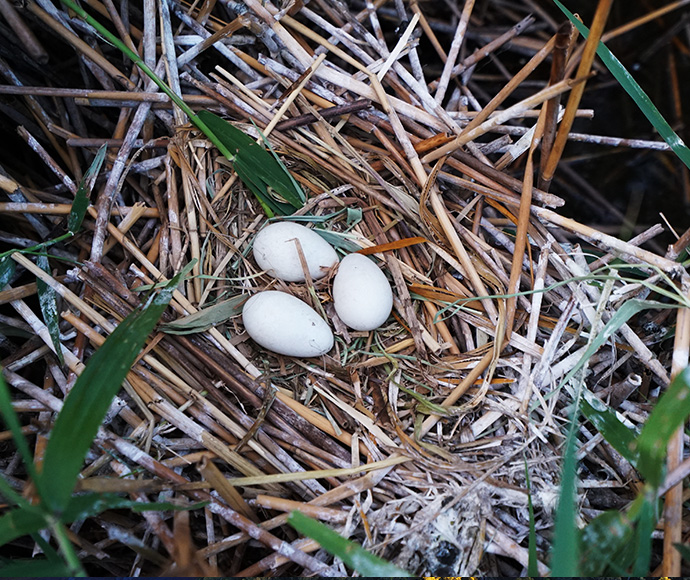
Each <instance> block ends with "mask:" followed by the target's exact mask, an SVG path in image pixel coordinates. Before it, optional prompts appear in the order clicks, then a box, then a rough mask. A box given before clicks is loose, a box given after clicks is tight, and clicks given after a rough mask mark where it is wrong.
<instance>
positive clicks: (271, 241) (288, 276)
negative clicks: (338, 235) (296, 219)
mask: <svg viewBox="0 0 690 580" xmlns="http://www.w3.org/2000/svg"><path fill="white" fill-rule="evenodd" d="M295 240H299V243H300V246H301V247H302V253H303V254H304V257H305V259H306V262H307V267H308V269H309V274H311V277H312V279H314V280H318V279H319V278H323V277H324V276H325V275H326V273H327V272H328V269H329V268H332V267H333V266H334V265H335V264H337V263H338V256H337V254H336V253H335V250H334V249H333V247H332V246H331V245H330V244H329V243H328V242H327V241H326V240H324V239H323V238H322V237H321V236H320V235H319V234H317V233H316V232H314V231H312V230H310V229H309V228H305V227H304V226H301V225H299V224H295V223H292V222H276V223H273V224H270V225H268V226H266V227H265V228H264V229H262V230H261V231H260V232H259V233H258V234H257V235H256V237H255V238H254V259H255V260H256V263H257V264H258V265H259V268H261V269H262V270H266V272H267V273H268V274H270V275H271V276H273V277H275V278H279V279H281V280H285V281H286V282H304V270H303V269H302V263H301V262H300V259H299V254H298V253H297V246H296V244H295Z"/></svg>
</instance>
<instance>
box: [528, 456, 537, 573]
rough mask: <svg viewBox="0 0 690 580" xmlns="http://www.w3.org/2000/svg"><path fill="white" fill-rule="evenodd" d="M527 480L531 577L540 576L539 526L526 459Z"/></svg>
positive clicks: (529, 569)
mask: <svg viewBox="0 0 690 580" xmlns="http://www.w3.org/2000/svg"><path fill="white" fill-rule="evenodd" d="M525 482H526V484H527V510H528V512H529V543H528V546H527V575H528V576H529V577H530V578H533V577H535V576H539V565H538V562H537V528H536V526H535V523H534V506H533V505H532V486H531V485H530V481H529V468H528V467H527V459H525Z"/></svg>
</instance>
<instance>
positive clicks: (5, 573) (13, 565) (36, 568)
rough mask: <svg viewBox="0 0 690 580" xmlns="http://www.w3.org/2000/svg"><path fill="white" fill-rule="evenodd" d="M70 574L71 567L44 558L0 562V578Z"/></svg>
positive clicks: (65, 575)
mask: <svg viewBox="0 0 690 580" xmlns="http://www.w3.org/2000/svg"><path fill="white" fill-rule="evenodd" d="M71 575H72V569H71V568H70V567H69V566H67V564H65V563H64V562H53V561H51V560H48V559H46V558H34V559H31V560H5V561H4V562H0V577H1V578H32V577H33V578H49V577H52V578H55V577H57V578H67V577H68V576H71Z"/></svg>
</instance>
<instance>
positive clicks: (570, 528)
mask: <svg viewBox="0 0 690 580" xmlns="http://www.w3.org/2000/svg"><path fill="white" fill-rule="evenodd" d="M577 415H578V414H577V413H575V414H574V416H573V418H572V423H571V425H570V429H569V430H568V436H567V437H566V440H565V454H564V459H563V471H562V477H561V491H560V495H559V498H558V508H557V509H556V522H555V527H554V539H553V548H552V550H551V575H552V576H553V577H557V576H580V570H579V562H578V560H579V551H580V550H579V548H580V537H579V536H580V534H579V531H578V528H577V522H576V516H577V510H576V508H577V504H576V497H575V487H576V481H577V473H576V469H575V468H576V458H575V441H576V436H575V433H576V425H577Z"/></svg>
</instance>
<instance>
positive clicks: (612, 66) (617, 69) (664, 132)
mask: <svg viewBox="0 0 690 580" xmlns="http://www.w3.org/2000/svg"><path fill="white" fill-rule="evenodd" d="M553 1H554V3H555V4H556V6H558V8H560V10H561V12H563V14H565V15H566V16H567V17H568V20H570V22H572V23H573V25H574V26H575V27H576V28H577V30H578V31H579V32H580V34H582V36H584V37H585V38H587V35H588V34H589V29H588V28H587V27H586V26H585V25H584V24H582V22H580V21H579V20H578V19H577V18H575V16H573V14H572V13H571V12H570V11H569V10H568V9H567V8H566V7H565V6H564V5H563V4H561V3H560V2H559V1H558V0H553ZM597 54H598V55H599V57H600V58H601V60H602V61H603V62H604V64H605V65H606V68H608V69H609V71H610V72H611V74H612V75H613V76H614V78H615V79H616V80H617V81H618V82H619V83H620V85H621V86H622V87H623V88H624V89H625V92H627V93H628V94H629V95H630V96H631V97H632V99H633V100H634V101H635V104H636V105H637V106H638V107H639V108H640V110H641V111H642V113H644V115H645V117H647V119H648V120H649V121H650V123H651V124H652V125H653V126H654V128H655V129H656V130H657V131H658V132H659V135H661V137H662V139H663V140H664V141H666V143H668V145H669V147H671V149H672V150H673V152H674V153H675V154H676V155H677V156H678V157H679V158H680V160H681V161H682V162H683V163H685V165H686V166H687V167H689V168H690V149H688V147H687V146H686V145H685V143H683V141H682V139H681V138H680V137H679V136H678V135H677V134H676V132H675V131H674V130H673V129H672V128H671V126H670V125H669V124H668V123H667V122H666V119H664V117H663V116H662V114H661V113H660V112H659V110H658V109H657V108H656V107H655V106H654V103H652V101H651V99H650V98H649V97H648V96H647V94H646V93H645V92H644V91H643V90H642V88H641V87H640V85H638V84H637V81H635V79H634V78H633V77H632V75H631V74H630V73H629V72H628V71H627V69H626V68H625V67H624V66H623V65H622V64H621V62H620V61H619V60H618V59H617V58H616V57H615V56H614V55H613V53H612V52H611V51H610V50H609V49H608V48H606V45H605V44H603V43H602V42H600V43H599V47H598V48H597Z"/></svg>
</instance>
